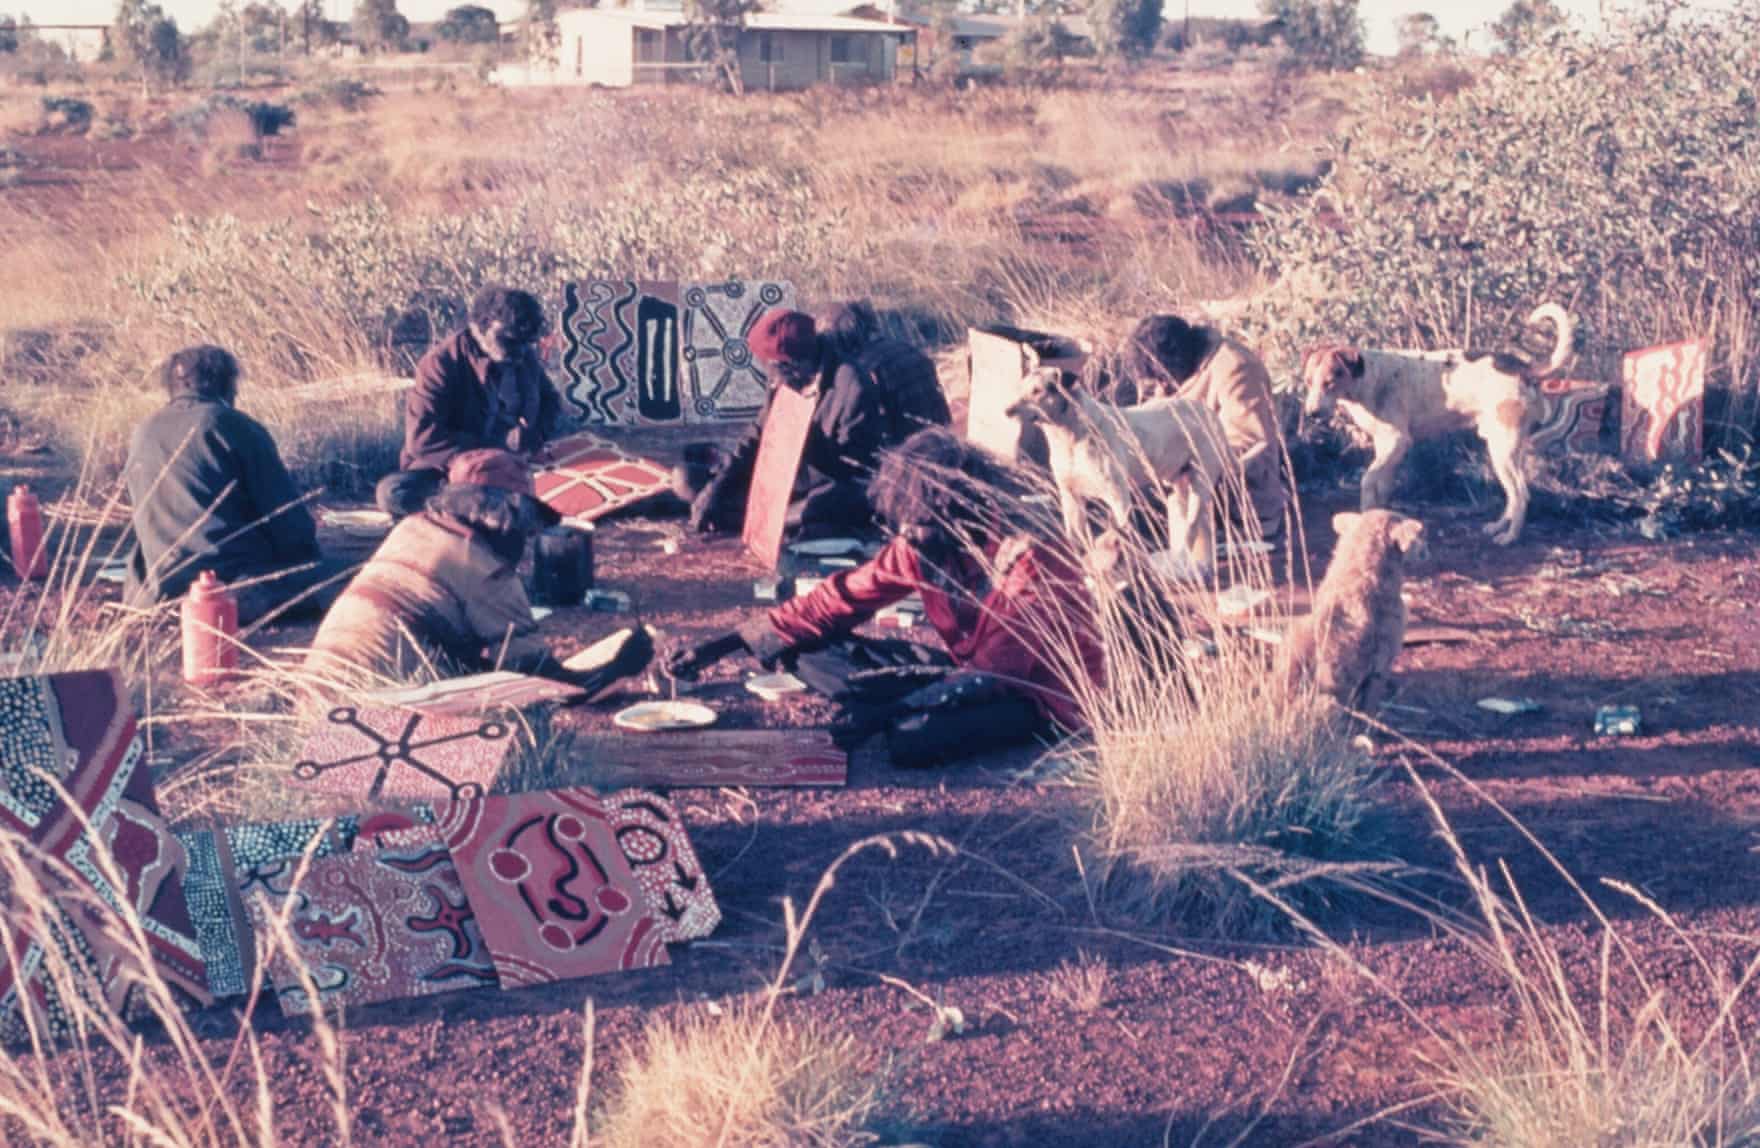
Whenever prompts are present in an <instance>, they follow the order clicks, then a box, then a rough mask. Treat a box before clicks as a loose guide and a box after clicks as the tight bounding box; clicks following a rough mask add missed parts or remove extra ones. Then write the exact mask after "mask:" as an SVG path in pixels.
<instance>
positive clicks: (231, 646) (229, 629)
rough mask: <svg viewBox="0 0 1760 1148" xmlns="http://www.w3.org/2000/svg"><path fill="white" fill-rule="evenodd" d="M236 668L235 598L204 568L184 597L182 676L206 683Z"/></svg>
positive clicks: (199, 684) (201, 683)
mask: <svg viewBox="0 0 1760 1148" xmlns="http://www.w3.org/2000/svg"><path fill="white" fill-rule="evenodd" d="M237 671H238V599H237V598H235V597H233V596H232V591H231V590H229V589H227V587H226V584H225V583H224V582H222V581H220V579H218V578H216V577H215V576H214V572H213V571H212V570H204V571H202V573H201V575H200V576H199V577H197V578H196V580H195V584H194V585H192V586H191V587H190V588H189V593H188V594H186V595H184V599H183V680H184V681H186V682H189V683H190V684H192V685H198V686H207V685H213V684H214V683H216V682H220V681H224V680H225V679H227V678H229V677H231V676H232V675H233V674H235V673H236V672H237Z"/></svg>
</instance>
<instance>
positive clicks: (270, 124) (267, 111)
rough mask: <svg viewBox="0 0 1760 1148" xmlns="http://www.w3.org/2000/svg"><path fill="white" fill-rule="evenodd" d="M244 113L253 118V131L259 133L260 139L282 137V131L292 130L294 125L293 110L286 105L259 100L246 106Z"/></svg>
mask: <svg viewBox="0 0 1760 1148" xmlns="http://www.w3.org/2000/svg"><path fill="white" fill-rule="evenodd" d="M244 112H245V115H247V116H249V117H250V118H251V130H252V131H254V132H256V133H257V138H258V139H267V138H268V137H269V136H276V135H280V134H281V132H282V129H284V128H290V127H292V126H293V123H294V113H293V109H292V108H290V107H288V106H286V105H285V104H271V103H269V102H268V101H266V100H258V101H256V102H254V103H249V104H246V105H245V108H244Z"/></svg>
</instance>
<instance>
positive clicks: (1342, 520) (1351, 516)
mask: <svg viewBox="0 0 1760 1148" xmlns="http://www.w3.org/2000/svg"><path fill="white" fill-rule="evenodd" d="M1362 517H1363V516H1362V515H1361V514H1358V513H1357V512H1356V511H1354V510H1347V511H1341V512H1339V513H1338V514H1334V515H1333V516H1332V533H1334V534H1336V535H1337V536H1338V537H1340V538H1343V537H1344V536H1345V535H1346V534H1347V533H1349V531H1350V528H1351V527H1353V526H1355V525H1356V524H1357V520H1358V519H1360V518H1362Z"/></svg>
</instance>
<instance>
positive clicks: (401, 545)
mask: <svg viewBox="0 0 1760 1148" xmlns="http://www.w3.org/2000/svg"><path fill="white" fill-rule="evenodd" d="M445 477H446V481H445V483H444V484H443V485H442V487H441V488H440V489H439V490H438V491H437V492H436V493H435V494H434V495H433V496H432V497H431V498H430V499H429V501H428V505H427V508H426V509H425V510H423V511H420V512H418V513H416V514H412V515H410V516H408V517H406V518H404V519H403V520H402V521H401V522H399V523H398V524H397V525H396V526H395V527H393V528H392V530H391V533H390V534H389V535H387V536H386V538H385V541H384V542H382V543H381V544H380V545H379V549H378V550H377V551H375V552H374V554H373V556H372V558H370V559H368V561H367V563H366V565H365V566H363V567H362V568H361V570H360V573H358V574H356V575H355V577H354V580H353V581H351V582H350V583H349V584H348V587H347V589H345V590H344V591H343V592H342V595H341V597H339V598H338V599H337V600H336V604H335V605H334V606H332V607H331V608H330V612H329V613H328V614H327V615H325V618H324V622H323V624H322V625H321V626H320V627H319V628H318V633H317V636H316V637H315V638H313V639H312V645H311V648H310V650H309V651H308V653H307V655H306V659H305V668H306V670H307V671H309V672H311V673H312V674H314V675H315V676H317V677H320V678H331V679H338V680H340V681H347V680H350V679H353V678H359V677H376V678H396V679H399V680H403V679H407V678H409V677H410V676H411V675H414V674H416V673H418V672H419V671H420V670H421V669H423V668H424V667H426V666H434V667H436V668H439V669H442V670H446V671H450V670H460V671H463V672H466V673H474V672H478V671H482V670H488V669H506V670H515V671H519V672H522V673H530V674H537V675H540V676H543V677H550V678H556V679H558V680H563V681H575V682H577V684H583V685H589V686H594V687H595V688H597V687H599V686H603V685H605V684H609V682H610V681H611V680H614V679H615V678H617V677H623V676H627V675H628V674H632V673H638V672H640V671H641V670H642V669H643V668H645V667H646V666H647V663H648V661H649V659H650V658H651V657H652V655H653V643H652V639H651V637H650V636H649V635H648V633H647V631H646V630H645V629H641V628H637V629H634V630H630V631H627V632H626V633H627V634H628V635H629V640H628V641H626V642H624V643H623V644H622V645H621V646H620V647H619V648H618V649H617V650H615V651H613V653H614V654H615V657H613V658H612V659H611V660H612V661H613V662H615V663H616V664H615V666H614V667H612V669H613V670H614V671H615V672H609V675H608V676H607V671H606V668H605V667H598V668H597V670H596V671H595V672H596V673H597V676H594V675H592V674H588V675H580V674H571V673H570V672H569V671H566V670H564V669H563V668H562V667H561V666H560V665H559V664H558V663H557V662H555V661H554V659H553V658H552V656H551V654H550V649H549V647H548V646H546V645H545V643H544V641H543V639H542V638H540V637H539V635H538V623H537V621H536V620H535V619H534V618H533V617H532V603H531V600H530V599H529V598H528V597H527V596H526V589H525V584H524V583H523V582H522V581H521V580H520V576H519V564H520V561H521V559H522V558H524V556H525V552H526V546H527V543H528V542H529V541H530V539H531V536H532V535H533V534H534V533H535V532H536V530H537V528H538V524H539V523H540V521H541V520H542V516H541V514H540V511H539V504H538V502H537V500H536V499H535V498H534V497H533V496H532V474H531V468H530V467H529V466H528V465H527V463H526V461H525V460H524V459H522V458H520V457H519V456H517V455H515V454H513V453H511V452H509V451H500V450H490V449H481V450H471V451H465V452H464V453H462V454H458V455H455V456H453V459H452V461H451V464H450V465H449V467H448V469H447V473H446V476H445Z"/></svg>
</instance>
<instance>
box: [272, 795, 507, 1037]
mask: <svg viewBox="0 0 1760 1148" xmlns="http://www.w3.org/2000/svg"><path fill="white" fill-rule="evenodd" d="M403 832H410V831H403ZM417 837H418V838H419V839H418V840H415V841H413V842H411V843H385V840H384V838H381V843H380V844H378V845H377V846H372V845H368V844H367V843H365V842H362V843H360V844H359V845H357V846H356V848H355V850H354V851H353V852H350V853H337V854H333V855H331V856H328V857H320V858H316V859H315V860H313V861H312V864H311V868H310V869H309V870H308V871H307V873H306V876H305V880H304V881H303V882H302V883H301V884H300V885H299V886H298V887H297V888H294V887H289V885H288V884H287V882H289V881H291V879H292V873H291V872H289V873H288V874H287V876H286V877H285V878H283V880H282V882H280V883H276V884H273V885H258V886H256V887H255V888H253V889H252V891H251V893H250V895H249V896H248V897H247V898H246V909H247V911H248V912H249V914H250V918H251V926H252V929H253V931H254V933H255V937H256V948H257V952H258V953H259V954H260V955H261V956H262V959H263V963H264V967H265V968H266V969H267V970H268V973H269V980H270V982H271V983H272V984H273V985H274V986H275V996H276V999H277V1000H279V1001H280V1003H281V1011H282V1012H284V1013H288V1014H290V1015H298V1014H304V1013H310V1012H314V1011H318V1010H319V1009H329V1008H333V1007H335V1006H338V1005H348V1006H351V1007H352V1006H356V1005H363V1004H372V1003H374V1002H377V1001H387V1000H398V999H401V998H404V997H419V996H431V995H434V994H436V993H444V992H454V991H457V990H459V989H471V988H480V987H484V986H489V985H494V984H495V983H496V981H495V969H494V967H493V966H492V965H491V964H490V962H489V956H488V950H487V948H486V947H485V946H484V944H483V936H482V933H481V932H480V931H479V929H478V926H477V919H476V914H475V912H474V911H473V909H472V906H471V902H470V899H469V898H468V897H467V896H466V895H465V891H464V885H463V883H462V882H461V881H460V880H459V874H458V868H457V867H456V866H455V865H454V864H453V863H452V857H451V855H450V854H449V853H448V852H447V849H446V846H445V845H443V844H441V843H440V842H439V841H436V840H433V839H432V831H431V830H428V831H427V832H426V833H418V834H417ZM283 916H285V919H286V922H287V930H286V940H285V941H278V939H277V938H278V937H279V936H280V932H279V930H278V928H277V926H276V925H275V923H274V922H275V921H277V920H279V919H281V918H282V917H283ZM302 969H303V970H304V972H305V973H306V974H307V976H308V977H309V978H310V982H311V985H312V988H314V989H315V990H316V993H317V996H316V999H314V998H313V996H312V994H311V992H310V991H308V989H307V987H306V981H305V979H303V978H302V977H301V976H300V973H301V971H302Z"/></svg>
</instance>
